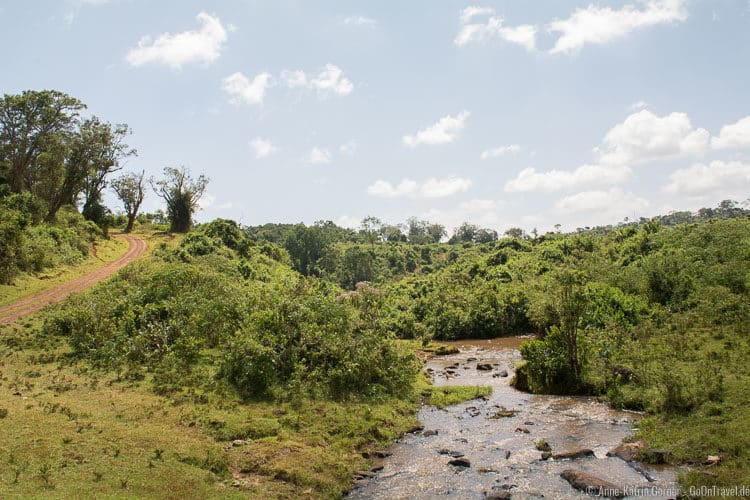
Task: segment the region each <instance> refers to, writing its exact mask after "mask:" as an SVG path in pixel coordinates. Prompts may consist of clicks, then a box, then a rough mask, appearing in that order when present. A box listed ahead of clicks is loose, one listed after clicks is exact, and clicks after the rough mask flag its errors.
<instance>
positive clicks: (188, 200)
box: [151, 167, 208, 233]
mask: <svg viewBox="0 0 750 500" xmlns="http://www.w3.org/2000/svg"><path fill="white" fill-rule="evenodd" d="M151 186H152V188H153V189H154V191H155V192H156V194H157V195H158V196H159V197H160V198H161V199H163V200H164V201H165V203H166V204H167V218H168V219H169V230H170V231H171V232H173V233H186V232H188V231H189V230H190V227H191V226H192V225H193V214H194V213H195V211H196V210H197V209H198V203H199V202H200V199H201V198H202V197H203V194H204V193H205V192H206V187H207V186H208V177H206V176H205V175H202V174H201V175H200V176H198V178H197V179H193V177H192V176H191V175H190V171H189V170H188V169H187V168H185V167H180V168H174V167H164V178H163V179H161V180H155V179H153V178H152V179H151Z"/></svg>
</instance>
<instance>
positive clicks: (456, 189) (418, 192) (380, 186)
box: [367, 176, 472, 198]
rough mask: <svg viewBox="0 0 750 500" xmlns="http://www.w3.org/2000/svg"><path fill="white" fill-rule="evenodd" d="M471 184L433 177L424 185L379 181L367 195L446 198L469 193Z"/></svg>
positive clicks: (408, 180)
mask: <svg viewBox="0 0 750 500" xmlns="http://www.w3.org/2000/svg"><path fill="white" fill-rule="evenodd" d="M471 184H472V182H471V179H466V178H463V177H455V176H451V177H446V178H444V179H437V178H434V177H432V178H430V179H427V180H426V181H424V182H422V183H419V182H417V181H414V180H411V179H403V180H402V181H401V182H399V183H398V184H396V185H394V184H391V183H390V182H388V181H384V180H377V181H375V182H374V183H373V184H372V185H370V186H368V187H367V193H368V194H370V195H372V196H379V197H381V198H401V197H408V198H446V197H448V196H453V195H455V194H458V193H463V192H465V191H468V189H469V188H470V187H471Z"/></svg>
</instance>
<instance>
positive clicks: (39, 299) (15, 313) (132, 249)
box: [0, 234, 148, 324]
mask: <svg viewBox="0 0 750 500" xmlns="http://www.w3.org/2000/svg"><path fill="white" fill-rule="evenodd" d="M117 237H120V238H125V239H126V240H127V242H128V245H129V246H128V251H127V252H125V254H124V255H123V256H121V257H120V258H118V259H117V260H115V261H112V262H110V263H109V264H107V265H105V266H102V267H100V268H99V269H97V270H95V271H92V272H90V273H88V274H84V275H83V276H80V277H78V278H76V279H74V280H71V281H68V282H67V283H63V284H61V285H58V286H56V287H54V288H50V289H49V290H45V291H44V292H40V293H38V294H36V295H32V296H31V297H26V298H25V299H21V300H19V301H18V302H16V303H15V304H10V305H7V306H3V307H0V324H7V323H12V322H13V321H15V320H17V319H18V318H20V317H22V316H26V315H27V314H31V313H33V312H37V311H39V310H41V309H44V308H45V307H47V306H48V305H49V304H53V303H55V302H60V301H62V300H64V299H65V298H66V297H67V296H68V295H70V294H72V293H76V292H80V291H82V290H85V289H87V288H89V287H91V286H93V285H95V284H96V283H98V282H100V281H101V280H103V279H105V278H108V277H109V276H112V275H113V274H114V273H116V272H117V271H119V270H120V269H122V268H123V267H125V266H126V265H128V264H130V263H131V262H133V261H134V260H135V259H137V258H138V257H140V256H141V255H143V252H145V251H146V248H147V247H148V245H146V242H145V241H143V240H142V239H141V238H138V237H136V236H132V235H130V234H122V235H118V236H117Z"/></svg>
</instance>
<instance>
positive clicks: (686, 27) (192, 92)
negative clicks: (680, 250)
mask: <svg viewBox="0 0 750 500" xmlns="http://www.w3.org/2000/svg"><path fill="white" fill-rule="evenodd" d="M0 21H1V22H2V24H3V26H4V29H3V31H2V32H0V47H2V49H0V50H2V51H3V70H2V72H0V88H1V89H2V92H3V93H17V92H21V91H22V90H25V89H43V88H54V89H58V90H62V91H64V92H67V93H69V94H71V95H73V96H75V97H78V98H79V99H81V100H82V101H84V102H85V103H86V104H88V106H89V110H88V112H89V113H92V114H96V115H97V116H100V117H102V118H104V119H106V120H108V121H111V122H113V123H120V122H125V123H128V124H129V125H130V126H131V128H132V129H133V131H134V134H133V135H132V137H131V138H130V141H129V143H130V144H131V145H132V146H134V147H136V148H137V149H138V151H139V156H138V157H137V158H134V159H130V160H129V161H128V163H127V165H126V167H125V168H126V169H128V170H140V169H145V170H146V171H147V172H148V173H149V174H154V175H158V174H159V172H160V171H161V168H162V167H164V166H178V165H185V166H187V167H189V168H190V169H191V170H192V172H193V173H195V174H198V173H205V174H206V175H207V176H209V177H210V178H211V183H210V185H209V189H208V196H207V197H206V199H205V200H204V209H203V210H202V211H201V212H200V214H199V215H198V219H199V220H210V219H212V218H214V217H226V218H233V219H235V220H238V221H240V222H242V223H243V224H260V223H265V222H300V221H302V222H306V223H311V222H313V221H316V220H334V221H336V222H338V223H341V224H344V225H350V226H355V225H356V224H357V223H358V221H359V220H361V219H362V218H363V217H364V216H366V215H376V216H379V217H381V218H382V219H384V220H385V221H388V222H400V221H403V220H405V219H406V218H407V217H409V216H417V217H420V218H426V219H429V220H431V221H434V222H440V223H443V224H445V225H446V226H448V227H449V228H450V227H454V226H456V225H458V224H459V223H461V222H462V221H470V222H474V223H477V224H480V225H482V226H487V227H492V228H494V229H497V230H499V231H500V232H502V231H504V230H505V229H507V228H508V227H511V226H520V227H523V228H525V229H527V230H530V229H532V228H534V227H536V228H538V229H539V230H540V231H544V230H548V229H551V228H552V227H553V226H554V225H555V224H558V223H559V224H562V226H563V227H564V228H566V229H573V228H576V227H582V226H590V225H596V224H605V223H616V222H618V221H621V220H623V218H624V217H630V218H633V217H640V216H650V215H654V214H658V213H665V212H668V211H670V210H684V209H696V208H698V207H701V206H713V205H715V204H716V203H717V202H718V201H720V200H722V199H725V198H732V199H736V200H738V201H740V200H746V199H748V197H750V92H748V88H750V2H748V1H747V0H640V1H639V0H629V1H604V0H602V1H597V0H575V1H567V0H566V1H563V0H535V1H534V2H529V1H522V0H505V1H485V2H477V1H468V2H466V1H453V0H444V1H440V2H436V1H434V0H432V1H429V0H423V1H408V2H403V1H402V2H396V1H377V2H376V1H369V2H365V1H346V2H344V1H337V2H334V1H313V0H296V1H295V0H274V1H270V0H267V1H259V0H257V1H252V0H249V1H239V0H235V1H226V2H221V1H214V2H198V1H179V2H178V1H172V2H166V1H165V2H148V1H145V0H69V1H48V2H44V1H34V2H10V1H6V2H0ZM109 201H110V203H111V205H112V206H114V205H115V203H116V202H115V200H114V199H113V198H112V197H111V196H110V198H109ZM158 206H159V200H158V198H156V196H155V195H151V196H150V198H149V199H148V200H147V203H146V207H145V208H146V209H147V210H153V209H155V208H157V207H158Z"/></svg>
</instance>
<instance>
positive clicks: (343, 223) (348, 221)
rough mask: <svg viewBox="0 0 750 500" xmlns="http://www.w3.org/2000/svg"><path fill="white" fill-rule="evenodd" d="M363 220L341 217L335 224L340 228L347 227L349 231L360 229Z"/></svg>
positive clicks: (348, 216)
mask: <svg viewBox="0 0 750 500" xmlns="http://www.w3.org/2000/svg"><path fill="white" fill-rule="evenodd" d="M361 221H362V219H358V218H356V217H353V216H351V215H340V216H339V217H337V218H336V220H335V221H333V222H335V223H336V225H337V226H339V227H346V228H349V229H358V228H359V226H360V223H361Z"/></svg>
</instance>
